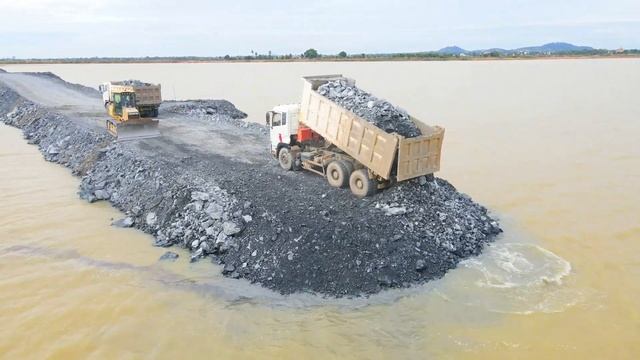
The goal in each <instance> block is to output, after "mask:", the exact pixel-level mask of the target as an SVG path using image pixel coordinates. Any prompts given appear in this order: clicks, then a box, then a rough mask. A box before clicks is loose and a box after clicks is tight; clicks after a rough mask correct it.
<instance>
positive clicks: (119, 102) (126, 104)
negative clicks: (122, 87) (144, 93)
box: [113, 92, 136, 116]
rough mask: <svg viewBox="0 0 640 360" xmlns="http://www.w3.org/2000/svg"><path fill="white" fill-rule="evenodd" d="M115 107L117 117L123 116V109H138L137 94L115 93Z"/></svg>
mask: <svg viewBox="0 0 640 360" xmlns="http://www.w3.org/2000/svg"><path fill="white" fill-rule="evenodd" d="M113 107H114V109H113V110H114V112H115V113H116V115H119V116H123V111H122V109H124V108H135V107H136V94H135V93H132V92H121V93H114V94H113Z"/></svg>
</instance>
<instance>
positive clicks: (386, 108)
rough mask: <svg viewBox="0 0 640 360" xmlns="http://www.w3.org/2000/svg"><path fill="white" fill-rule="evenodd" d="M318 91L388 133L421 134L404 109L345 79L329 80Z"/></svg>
mask: <svg viewBox="0 0 640 360" xmlns="http://www.w3.org/2000/svg"><path fill="white" fill-rule="evenodd" d="M318 93H320V95H322V96H325V97H327V98H329V99H330V100H331V101H333V102H335V103H337V104H339V105H341V106H343V107H344V108H346V109H347V110H349V111H351V112H353V113H355V114H356V115H358V116H360V117H362V118H363V119H365V120H367V121H368V122H370V123H372V124H374V125H376V126H377V127H379V128H380V129H382V130H384V131H386V132H388V133H393V132H396V133H398V134H400V135H402V136H404V137H408V138H411V137H416V136H420V135H422V133H421V132H420V129H418V127H417V126H416V124H415V123H414V122H413V121H411V118H410V117H409V114H407V113H406V112H405V111H404V110H401V109H399V108H397V107H395V106H393V105H392V104H391V103H389V102H388V101H385V100H381V99H378V98H376V97H375V96H373V95H371V94H369V93H368V92H366V91H364V90H361V89H359V88H358V87H356V86H352V85H349V83H348V82H347V81H345V80H334V81H329V82H328V83H326V84H324V85H322V86H320V87H319V88H318Z"/></svg>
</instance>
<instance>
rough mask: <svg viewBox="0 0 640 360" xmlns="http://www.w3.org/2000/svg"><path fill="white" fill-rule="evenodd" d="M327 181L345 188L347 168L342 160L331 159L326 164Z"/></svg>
mask: <svg viewBox="0 0 640 360" xmlns="http://www.w3.org/2000/svg"><path fill="white" fill-rule="evenodd" d="M327 181H328V182H329V185H331V186H333V187H337V188H345V187H347V185H349V169H348V168H347V166H346V164H345V163H344V162H342V161H338V160H335V161H332V162H330V163H329V165H328V166H327Z"/></svg>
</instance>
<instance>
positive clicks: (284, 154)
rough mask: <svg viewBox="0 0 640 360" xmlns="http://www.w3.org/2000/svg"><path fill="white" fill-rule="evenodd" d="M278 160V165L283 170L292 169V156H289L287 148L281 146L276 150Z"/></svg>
mask: <svg viewBox="0 0 640 360" xmlns="http://www.w3.org/2000/svg"><path fill="white" fill-rule="evenodd" d="M278 162H279V163H280V167H281V168H283V169H285V170H291V169H293V156H291V152H290V151H289V149H288V148H286V147H283V148H281V149H280V151H279V152H278Z"/></svg>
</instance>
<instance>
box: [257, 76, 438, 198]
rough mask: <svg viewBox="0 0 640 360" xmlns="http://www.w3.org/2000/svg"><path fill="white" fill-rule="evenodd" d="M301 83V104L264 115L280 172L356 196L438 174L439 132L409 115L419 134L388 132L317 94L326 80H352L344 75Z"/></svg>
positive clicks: (274, 110) (283, 107)
mask: <svg viewBox="0 0 640 360" xmlns="http://www.w3.org/2000/svg"><path fill="white" fill-rule="evenodd" d="M303 80H304V88H303V91H302V102H301V103H300V104H289V105H279V106H276V107H274V108H273V110H272V111H269V112H267V116H266V122H267V126H269V128H270V133H271V135H270V136H271V153H272V155H273V156H275V157H276V158H277V159H278V162H279V163H280V166H281V167H282V168H283V169H285V170H297V169H301V168H302V169H306V170H309V171H312V172H314V173H317V174H319V175H322V176H324V177H326V179H327V181H328V182H329V184H330V185H331V186H334V187H349V188H350V189H351V192H352V193H353V194H354V195H356V196H358V197H365V196H369V195H372V194H374V193H375V192H376V191H377V190H378V189H382V188H385V187H387V186H389V185H391V184H393V183H394V182H399V181H404V180H408V179H412V178H416V177H419V176H423V175H429V174H433V173H434V172H436V171H438V170H440V154H441V149H442V141H443V138H444V129H443V128H441V127H439V126H428V125H426V124H424V123H422V122H420V121H419V120H417V119H415V118H413V117H411V121H413V122H414V123H415V124H416V126H417V127H418V128H419V129H420V131H421V132H422V135H421V136H417V137H412V138H406V137H404V136H402V135H399V134H397V133H387V132H385V131H383V130H382V129H380V128H378V127H377V126H375V125H374V124H372V123H370V122H368V121H367V120H365V119H363V118H361V117H360V116H358V115H356V114H354V113H353V112H351V111H349V110H347V109H345V108H344V107H342V106H340V105H338V104H336V103H335V102H333V101H331V100H329V99H328V98H327V97H325V96H322V95H320V93H318V91H317V90H318V88H319V87H320V86H322V85H323V84H325V83H327V82H329V81H334V80H342V81H347V82H349V83H350V84H353V85H355V81H353V80H351V79H347V78H345V77H343V76H342V75H325V76H309V77H304V78H303Z"/></svg>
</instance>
